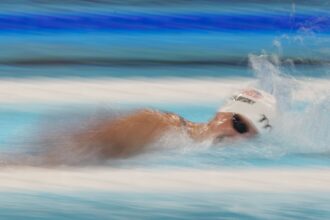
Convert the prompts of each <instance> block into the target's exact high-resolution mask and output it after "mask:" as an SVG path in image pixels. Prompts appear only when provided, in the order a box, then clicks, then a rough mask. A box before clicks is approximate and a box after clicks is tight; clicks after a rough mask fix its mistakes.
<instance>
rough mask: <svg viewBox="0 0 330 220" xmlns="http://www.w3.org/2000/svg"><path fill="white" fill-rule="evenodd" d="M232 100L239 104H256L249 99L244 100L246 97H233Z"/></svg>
mask: <svg viewBox="0 0 330 220" xmlns="http://www.w3.org/2000/svg"><path fill="white" fill-rule="evenodd" d="M232 99H233V100H234V101H239V102H245V103H248V104H250V105H253V104H254V103H256V102H255V101H253V100H251V99H249V98H246V97H244V96H239V95H238V96H237V95H236V96H233V97H232Z"/></svg>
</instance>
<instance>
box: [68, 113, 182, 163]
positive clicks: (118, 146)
mask: <svg viewBox="0 0 330 220" xmlns="http://www.w3.org/2000/svg"><path fill="white" fill-rule="evenodd" d="M178 120H179V119H178ZM178 120H176V119H175V117H174V116H173V115H169V114H168V113H161V112H158V111H152V110H141V111H138V112H135V113H132V114H130V115H127V116H125V117H122V118H118V119H116V120H111V121H103V122H100V123H98V124H97V125H95V126H93V127H92V128H91V129H88V131H85V132H83V133H80V134H78V135H75V138H74V139H75V142H76V143H77V147H83V148H86V147H87V148H90V150H96V151H98V152H99V154H100V156H102V157H105V158H122V157H129V156H133V155H135V154H139V153H142V152H144V151H145V150H147V147H148V145H149V144H151V143H152V142H154V141H156V140H157V139H158V138H160V137H161V136H162V135H163V134H164V133H165V132H166V131H167V130H168V129H171V128H177V127H179V126H180V121H178Z"/></svg>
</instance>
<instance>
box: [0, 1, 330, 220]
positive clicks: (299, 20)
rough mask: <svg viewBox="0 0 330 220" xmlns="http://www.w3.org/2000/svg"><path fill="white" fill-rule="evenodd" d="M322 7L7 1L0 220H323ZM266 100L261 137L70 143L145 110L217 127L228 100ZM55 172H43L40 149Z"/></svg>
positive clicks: (328, 85)
mask: <svg viewBox="0 0 330 220" xmlns="http://www.w3.org/2000/svg"><path fill="white" fill-rule="evenodd" d="M329 8H330V4H329V2H328V1H313V3H310V2H309V1H299V2H295V1H269V2H267V4H265V3H264V2H262V1H239V0H238V1H230V2H229V1H222V2H218V1H211V0H210V1H199V0H194V1H189V2H188V1H180V0H176V1H167V2H163V1H158V0H153V1H148V0H143V1H133V0H132V1H125V2H123V1H79V0H74V1H57V2H55V3H49V2H45V1H34V2H27V1H19V2H16V3H13V2H11V1H2V2H1V3H0V48H1V50H0V102H1V107H0V121H1V128H2V129H1V132H0V143H1V153H2V154H1V157H0V159H1V161H0V163H1V166H2V167H1V169H0V176H1V181H0V210H1V212H0V218H1V219H131V218H134V219H327V218H329V216H330V212H329V210H330V206H329V204H330V188H329V183H330V169H329V168H330V145H329V143H330V127H329V125H330V117H329V112H330V78H329V73H330V66H329V64H330V60H329V59H330V47H329V43H330V38H329V31H330V14H329V13H328V11H329ZM247 86H254V87H257V88H260V89H263V90H265V91H268V92H270V93H272V94H274V96H276V98H277V101H278V104H279V109H280V114H279V117H278V118H277V120H276V122H275V126H274V129H273V131H272V132H271V133H269V134H266V135H263V136H259V137H257V138H255V139H253V140H241V141H236V142H225V143H221V144H218V145H212V144H211V143H208V142H204V143H195V142H193V141H192V140H190V139H189V138H188V137H187V136H186V135H184V134H180V135H179V134H175V133H168V134H166V135H165V136H164V137H162V138H161V139H160V140H158V141H157V142H155V143H153V144H152V146H150V147H151V150H150V151H149V152H145V153H144V154H141V155H138V156H136V157H132V158H127V159H117V160H102V161H99V160H97V159H95V157H94V156H93V155H89V154H84V153H83V152H79V153H76V152H70V151H69V150H68V147H67V146H68V143H67V140H66V135H67V134H69V133H70V132H71V131H72V130H75V129H82V128H84V127H86V126H88V125H89V122H93V121H95V120H102V119H104V118H109V117H117V116H119V115H122V114H126V113H127V112H129V111H132V110H134V109H139V108H154V109H159V110H163V111H170V112H175V113H178V114H179V115H181V116H183V117H185V118H187V119H188V120H191V121H194V122H205V121H208V120H210V119H211V118H212V116H213V115H214V113H215V112H216V111H217V109H218V108H219V107H220V106H221V105H222V104H223V102H224V101H225V100H226V98H227V97H229V96H230V95H231V94H232V92H235V91H237V89H240V88H244V87H247ZM45 149H55V150H56V152H57V155H58V157H59V158H61V160H60V161H61V162H60V163H58V164H56V166H49V164H47V163H46V162H45V160H46V159H45V158H44V157H43V154H42V152H43V150H45Z"/></svg>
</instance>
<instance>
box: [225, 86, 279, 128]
mask: <svg viewBox="0 0 330 220" xmlns="http://www.w3.org/2000/svg"><path fill="white" fill-rule="evenodd" d="M219 112H233V113H237V114H241V115H243V116H244V117H246V118H247V119H248V120H250V122H251V123H252V124H253V125H254V126H255V128H256V129H257V131H258V132H259V133H263V132H265V131H269V130H271V129H272V126H273V121H274V118H275V116H276V113H277V108H276V99H275V97H274V96H273V95H271V94H269V93H266V92H264V91H261V90H258V89H255V88H247V89H244V90H242V91H240V92H239V93H237V94H234V96H232V98H231V99H230V100H228V102H227V103H226V104H225V105H224V106H223V107H222V108H220V109H219Z"/></svg>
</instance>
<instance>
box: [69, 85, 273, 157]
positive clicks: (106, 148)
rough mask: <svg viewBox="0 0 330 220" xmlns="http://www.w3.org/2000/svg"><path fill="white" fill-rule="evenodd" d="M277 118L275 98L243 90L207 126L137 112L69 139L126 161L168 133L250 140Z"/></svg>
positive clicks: (173, 116) (164, 114) (202, 138)
mask: <svg viewBox="0 0 330 220" xmlns="http://www.w3.org/2000/svg"><path fill="white" fill-rule="evenodd" d="M275 115H276V101H275V98H274V97H273V96H272V95H270V94H268V93H266V92H264V91H261V90H257V89H254V88H249V89H244V90H242V91H240V92H239V93H237V94H235V95H233V96H232V97H231V98H230V99H229V100H228V101H227V102H226V103H225V105H224V106H223V107H222V108H220V109H219V111H218V112H217V113H216V114H215V116H214V117H213V118H212V119H211V120H210V121H209V122H207V123H194V122H191V121H188V120H186V119H184V118H182V117H180V116H179V115H177V114H174V113H168V112H160V111H156V110H149V109H145V110H139V111H136V112H134V113H131V114H128V115H126V116H124V117H120V118H117V119H112V120H110V119H109V120H108V121H107V120H103V121H102V122H98V123H96V124H94V125H93V126H91V127H89V128H88V130H85V131H80V132H77V133H75V134H73V135H72V141H73V142H74V143H75V146H76V147H77V148H79V149H80V150H86V149H87V151H88V149H89V150H94V151H96V152H98V155H99V156H100V157H102V158H104V159H108V158H126V157H130V156H133V155H136V154H140V153H142V152H144V151H146V150H147V146H148V145H149V144H150V143H153V142H155V141H157V140H158V139H159V138H160V137H161V136H162V135H164V134H165V133H166V132H168V131H172V132H173V131H174V132H185V133H186V134H188V136H190V137H191V139H193V140H194V141H197V142H202V141H205V140H211V141H212V142H213V143H219V142H221V141H223V140H224V139H237V138H251V137H254V136H256V135H257V134H261V133H264V132H267V131H270V130H271V129H272V126H273V124H272V123H273V119H274V117H275Z"/></svg>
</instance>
